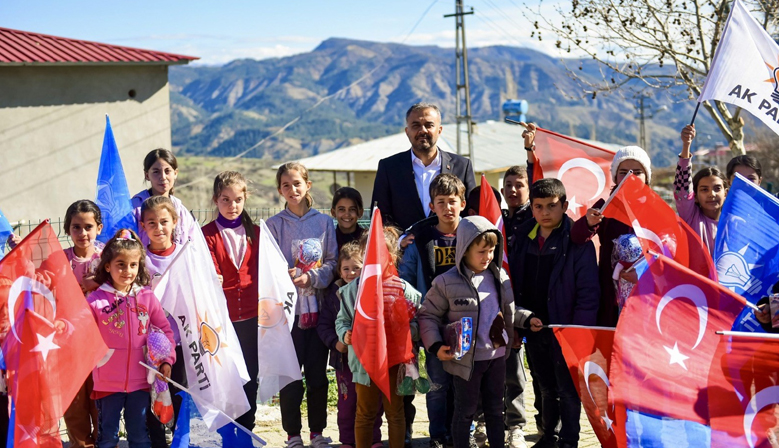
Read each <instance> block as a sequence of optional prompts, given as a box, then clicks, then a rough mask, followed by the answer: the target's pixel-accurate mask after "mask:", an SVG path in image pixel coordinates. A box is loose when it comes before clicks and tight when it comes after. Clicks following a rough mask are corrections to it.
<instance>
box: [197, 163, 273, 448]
mask: <svg viewBox="0 0 779 448" xmlns="http://www.w3.org/2000/svg"><path fill="white" fill-rule="evenodd" d="M247 196H248V189H247V182H246V179H245V178H244V177H243V176H242V175H241V174H240V173H238V172H235V171H223V172H221V173H219V174H217V176H216V178H215V179H214V195H213V196H212V198H211V200H212V201H214V204H216V207H217V209H218V210H219V216H218V217H217V218H216V220H214V221H211V222H210V223H208V224H206V225H205V226H203V236H205V239H206V244H207V245H208V250H209V251H210V252H211V258H212V259H213V261H214V266H215V267H216V273H217V275H219V278H220V279H221V280H222V289H224V293H225V298H226V299H227V310H228V312H229V313H230V320H231V321H232V322H233V327H234V328H235V333H236V335H237V336H238V341H239V342H240V343H241V352H243V359H244V361H245V362H246V368H247V369H248V371H249V376H250V377H251V380H250V381H249V382H248V383H246V384H244V386H243V390H244V392H245V393H246V398H247V399H248V400H249V405H250V406H251V408H250V409H249V410H248V411H247V412H246V413H245V414H243V415H242V416H240V417H238V418H237V419H236V421H237V422H238V423H240V424H241V425H243V426H244V427H246V429H248V430H252V429H253V428H254V414H255V413H256V411H257V387H258V384H257V375H258V373H259V369H260V367H259V361H258V358H257V356H258V355H257V349H258V348H257V311H258V302H257V291H258V289H257V288H258V284H257V276H258V265H257V263H258V260H257V254H258V252H259V238H260V228H259V227H258V226H256V225H254V223H252V219H251V217H250V216H249V213H248V212H247V211H246V210H245V209H244V205H245V204H246V197H247ZM227 428H230V429H233V430H235V428H234V427H233V426H229V425H228V426H227V427H225V428H224V429H223V430H220V434H221V435H222V437H223V438H224V441H225V442H226V444H227V443H229V442H230V441H231V440H233V437H239V438H241V439H244V438H248V435H246V434H245V433H244V432H243V431H240V430H238V431H236V432H235V433H228V432H226V431H228V429H227Z"/></svg>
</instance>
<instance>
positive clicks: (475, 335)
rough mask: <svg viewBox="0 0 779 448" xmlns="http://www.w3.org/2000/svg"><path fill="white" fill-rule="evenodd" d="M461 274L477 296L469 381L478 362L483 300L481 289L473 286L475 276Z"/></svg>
mask: <svg viewBox="0 0 779 448" xmlns="http://www.w3.org/2000/svg"><path fill="white" fill-rule="evenodd" d="M460 275H462V276H463V277H465V280H466V281H467V283H468V286H469V287H470V288H471V292H472V293H474V297H476V323H475V324H474V326H473V336H471V345H472V346H473V347H472V348H473V352H472V353H471V365H470V368H471V371H470V372H469V373H468V381H470V380H471V377H472V376H473V364H474V363H475V362H476V361H474V357H475V356H476V340H478V337H479V317H480V315H481V300H479V290H477V289H476V288H475V287H474V286H473V277H471V278H470V279H469V278H468V277H466V276H465V275H463V274H462V273H461V274H460Z"/></svg>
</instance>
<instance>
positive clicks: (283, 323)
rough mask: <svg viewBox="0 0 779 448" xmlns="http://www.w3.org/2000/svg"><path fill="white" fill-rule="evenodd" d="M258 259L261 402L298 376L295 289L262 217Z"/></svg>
mask: <svg viewBox="0 0 779 448" xmlns="http://www.w3.org/2000/svg"><path fill="white" fill-rule="evenodd" d="M258 261H259V263H257V264H258V266H259V271H260V272H259V276H258V282H259V284H260V285H259V299H260V303H259V311H258V325H259V326H258V334H259V341H258V347H259V350H258V351H259V353H258V358H259V364H260V372H259V375H258V379H259V383H260V387H259V390H258V391H257V394H258V397H259V399H260V401H261V402H263V403H264V402H266V401H268V400H270V399H271V398H272V397H273V396H274V395H276V394H277V393H279V391H280V390H281V389H282V388H283V387H284V386H286V385H287V384H289V383H291V382H293V381H297V380H300V379H302V376H301V375H300V365H299V364H298V357H297V354H296V352H295V344H294V343H293V342H292V334H291V331H292V326H293V325H294V324H295V304H296V302H297V300H298V293H297V288H295V285H294V284H292V279H291V278H290V276H289V271H288V270H287V260H286V258H284V253H283V252H282V251H281V249H280V248H279V245H278V244H277V243H276V240H275V239H274V238H273V235H272V234H271V233H270V230H269V229H268V226H267V225H266V224H265V221H263V220H260V249H259V258H258Z"/></svg>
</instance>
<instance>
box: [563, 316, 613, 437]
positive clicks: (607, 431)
mask: <svg viewBox="0 0 779 448" xmlns="http://www.w3.org/2000/svg"><path fill="white" fill-rule="evenodd" d="M553 331H554V335H555V337H556V338H557V342H559V343H560V348H561V349H562V351H563V357H564V358H565V362H566V364H568V370H569V371H570V373H571V378H573V383H574V385H575V386H576V391H577V392H579V398H580V399H581V400H582V407H584V411H585V412H586V413H587V419H588V420H589V421H590V425H591V426H592V429H593V431H595V435H596V436H598V441H599V442H600V443H601V446H602V447H603V448H617V446H618V443H617V439H618V437H620V438H624V433H625V429H624V428H619V427H618V425H617V422H619V421H620V420H622V421H624V416H623V418H622V419H620V418H618V413H619V411H618V410H617V409H615V407H614V406H613V405H612V403H610V399H609V398H610V397H609V395H610V393H609V391H610V390H611V381H610V380H609V366H610V364H611V351H612V348H613V346H614V328H608V327H579V326H573V325H569V326H561V327H554V328H553ZM622 412H624V410H623V411H622ZM622 446H624V445H622Z"/></svg>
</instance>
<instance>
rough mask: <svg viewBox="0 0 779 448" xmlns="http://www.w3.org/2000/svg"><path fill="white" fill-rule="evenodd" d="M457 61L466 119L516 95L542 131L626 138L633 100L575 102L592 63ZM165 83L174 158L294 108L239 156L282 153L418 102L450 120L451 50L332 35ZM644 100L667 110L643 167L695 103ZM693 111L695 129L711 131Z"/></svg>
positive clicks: (260, 128) (235, 148) (526, 57)
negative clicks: (464, 73) (465, 67)
mask: <svg viewBox="0 0 779 448" xmlns="http://www.w3.org/2000/svg"><path fill="white" fill-rule="evenodd" d="M469 65H470V82H471V103H472V113H473V116H474V118H475V120H476V121H481V120H486V119H501V118H502V116H501V110H500V108H501V105H502V103H503V102H504V101H505V100H506V99H516V98H521V99H526V100H527V101H528V102H529V103H530V112H529V114H528V115H529V118H530V119H531V120H534V121H536V122H538V123H539V124H541V126H543V127H546V128H548V129H552V130H555V131H558V132H561V133H564V134H569V135H575V136H577V137H582V138H588V139H596V140H601V141H607V142H613V143H623V144H635V142H636V141H637V140H638V136H637V135H638V123H637V120H636V119H635V118H634V115H635V114H636V111H635V107H634V104H633V103H634V101H632V100H630V99H625V98H622V97H621V96H618V95H611V96H606V97H602V96H599V97H598V98H597V99H592V98H591V97H589V96H588V97H586V98H585V99H581V96H582V93H581V91H582V89H581V87H580V86H579V85H578V84H577V82H576V81H574V80H572V79H571V77H570V76H569V73H568V72H567V69H566V67H569V68H572V69H574V70H576V69H577V68H578V67H579V66H582V72H581V73H583V74H584V75H585V76H595V75H597V73H598V72H597V67H595V66H594V64H593V63H592V61H583V62H582V61H575V60H568V61H560V60H558V59H554V58H551V57H549V56H546V55H544V54H542V53H539V52H537V51H534V50H531V49H527V48H515V47H506V46H497V47H484V48H474V49H472V50H470V51H469ZM364 76H365V77H366V79H364V80H363V81H361V82H360V83H359V84H357V85H356V86H353V87H351V88H349V89H348V90H346V91H344V92H341V93H339V94H337V95H336V96H334V97H333V98H330V99H328V100H326V101H324V102H322V104H320V105H319V106H318V107H316V108H314V109H313V110H310V111H308V112H306V110H307V109H309V108H310V107H311V106H313V105H314V104H316V103H317V102H318V101H320V100H321V99H322V98H323V97H326V96H328V95H332V94H334V93H335V92H337V91H338V90H339V89H341V88H343V87H345V86H348V85H349V84H351V83H352V82H354V81H355V80H358V79H360V78H362V77H364ZM170 86H171V92H172V93H171V103H172V111H171V119H172V126H173V145H174V148H175V149H176V150H177V151H179V152H180V153H181V154H186V155H198V156H211V157H224V156H231V155H235V154H238V153H240V152H243V151H244V150H246V149H248V148H251V147H252V146H254V145H255V144H256V143H258V142H259V141H261V140H262V139H264V138H266V137H268V136H270V135H271V134H273V133H274V132H275V131H277V130H278V129H279V128H281V127H282V126H283V125H284V124H286V123H287V122H289V121H291V120H293V119H294V118H295V117H297V116H298V115H300V114H303V113H304V112H305V113H304V115H303V117H302V118H301V119H300V120H299V121H298V122H296V123H295V124H293V125H292V126H290V127H289V128H287V129H286V131H285V132H284V133H283V134H281V135H279V136H277V137H272V138H270V139H269V140H268V141H267V142H265V143H264V144H262V145H259V146H258V147H257V148H256V149H253V150H252V151H250V152H249V153H248V154H247V157H255V158H263V159H267V160H288V159H294V158H299V157H305V156H309V155H312V154H318V153H321V152H326V151H330V150H332V149H335V148H339V147H342V146H345V145H348V144H350V143H356V142H359V141H364V140H368V139H372V138H376V137H380V136H383V135H388V134H391V133H395V132H399V131H402V129H403V124H404V119H403V118H404V114H405V111H406V109H407V108H408V107H409V106H410V105H411V104H412V103H414V102H417V101H421V100H424V101H430V102H435V103H437V104H439V105H441V107H442V109H443V111H444V122H453V121H454V116H453V115H454V51H453V49H445V48H440V47H431V46H422V47H415V46H408V45H400V44H389V43H377V42H366V41H355V40H347V39H338V38H332V39H328V40H326V41H324V42H322V43H321V44H320V45H319V46H318V47H317V48H316V49H314V50H313V51H311V52H309V53H305V54H299V55H295V56H290V57H285V58H275V59H266V60H261V61H256V60H249V59H244V60H236V61H233V62H231V63H229V64H226V65H224V66H221V67H198V66H181V67H171V69H170ZM677 96H678V95H677ZM654 101H655V104H656V106H655V107H657V105H660V104H662V105H666V106H667V107H668V109H669V110H668V111H666V112H663V113H662V114H661V115H658V117H657V119H656V121H651V120H650V121H648V123H647V128H648V131H649V135H650V141H651V144H650V152H651V153H652V157H653V162H654V163H655V164H656V165H658V166H664V165H669V164H671V163H673V162H674V161H675V158H674V154H675V153H676V152H677V146H678V145H677V141H678V132H679V131H678V130H679V129H681V127H682V126H684V124H685V122H687V121H688V120H689V118H690V117H691V116H692V110H693V107H694V104H695V103H694V102H693V101H690V100H686V99H685V100H683V101H681V102H677V100H676V99H675V97H674V96H673V95H670V94H667V95H664V96H663V97H662V98H656V99H655V100H654ZM702 115H703V114H701V115H699V120H698V127H699V132H700V133H704V132H706V131H707V130H708V131H709V132H710V133H711V134H712V135H714V136H715V138H717V134H716V131H714V129H713V124H712V123H711V122H710V121H708V120H707V119H706V117H702ZM450 132H451V131H450ZM477 150H478V148H477Z"/></svg>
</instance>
